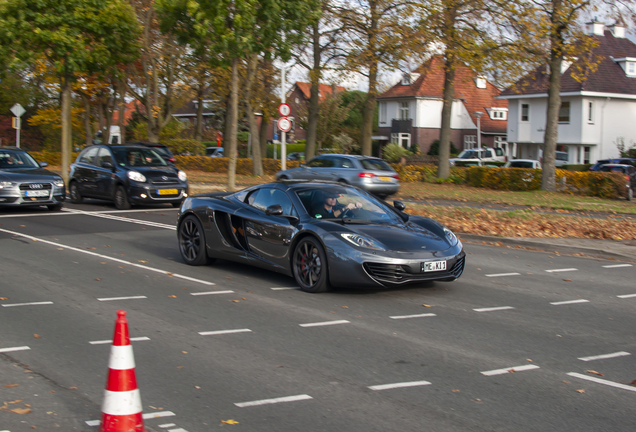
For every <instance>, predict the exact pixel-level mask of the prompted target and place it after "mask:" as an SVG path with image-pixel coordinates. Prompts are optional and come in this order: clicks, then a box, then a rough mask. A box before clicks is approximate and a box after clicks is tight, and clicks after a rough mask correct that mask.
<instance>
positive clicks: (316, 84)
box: [305, 23, 322, 160]
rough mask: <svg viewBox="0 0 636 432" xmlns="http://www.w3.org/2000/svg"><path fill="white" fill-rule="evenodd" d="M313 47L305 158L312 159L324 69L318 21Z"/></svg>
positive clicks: (314, 150) (314, 152)
mask: <svg viewBox="0 0 636 432" xmlns="http://www.w3.org/2000/svg"><path fill="white" fill-rule="evenodd" d="M312 30H313V33H312V47H313V60H314V64H313V67H312V69H311V70H310V71H309V80H310V82H311V90H310V93H309V106H308V107H307V108H308V109H307V139H306V141H305V159H306V160H310V159H311V158H313V157H314V156H315V155H316V140H317V139H316V137H317V132H318V110H319V107H318V102H319V94H320V80H321V79H322V69H321V66H320V57H321V49H320V29H319V28H318V23H316V24H315V25H313V26H312Z"/></svg>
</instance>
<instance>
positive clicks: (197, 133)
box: [194, 84, 203, 141]
mask: <svg viewBox="0 0 636 432" xmlns="http://www.w3.org/2000/svg"><path fill="white" fill-rule="evenodd" d="M202 137H203V84H199V88H198V90H197V124H196V126H195V129H194V139H195V140H197V141H201V138H202Z"/></svg>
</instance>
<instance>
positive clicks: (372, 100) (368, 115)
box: [362, 61, 378, 156]
mask: <svg viewBox="0 0 636 432" xmlns="http://www.w3.org/2000/svg"><path fill="white" fill-rule="evenodd" d="M377 87H378V62H377V61H373V62H372V64H371V67H370V68H369V93H368V94H367V100H366V101H365V103H364V111H363V113H362V154H363V155H367V156H371V152H372V150H373V148H372V145H371V136H372V135H373V120H374V115H375V105H376V97H377V95H378V90H377Z"/></svg>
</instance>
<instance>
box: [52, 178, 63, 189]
mask: <svg viewBox="0 0 636 432" xmlns="http://www.w3.org/2000/svg"><path fill="white" fill-rule="evenodd" d="M53 185H54V186H55V187H64V180H62V178H57V179H55V180H53Z"/></svg>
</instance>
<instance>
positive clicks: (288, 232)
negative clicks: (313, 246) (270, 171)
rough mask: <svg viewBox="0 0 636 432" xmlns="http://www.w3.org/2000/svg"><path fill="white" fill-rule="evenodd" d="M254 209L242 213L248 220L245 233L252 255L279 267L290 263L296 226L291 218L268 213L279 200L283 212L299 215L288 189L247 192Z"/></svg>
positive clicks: (287, 214)
mask: <svg viewBox="0 0 636 432" xmlns="http://www.w3.org/2000/svg"><path fill="white" fill-rule="evenodd" d="M246 202H247V203H248V204H249V205H250V206H251V207H252V211H250V212H245V213H242V214H241V216H242V217H243V218H244V220H245V237H246V239H247V244H248V246H249V252H250V255H251V256H253V257H254V258H258V259H261V260H264V261H267V262H269V263H271V264H274V265H276V266H279V267H283V268H288V267H289V258H288V256H289V245H290V244H291V239H292V237H293V234H294V232H295V231H296V227H295V226H294V225H293V224H292V223H291V221H290V219H289V218H286V217H284V216H272V215H268V214H266V210H267V208H268V207H269V206H271V205H274V204H278V205H280V206H281V207H282V208H283V215H286V216H294V217H298V212H297V211H296V209H295V208H294V206H293V204H292V202H291V200H290V199H289V197H288V196H287V194H286V193H285V192H283V191H282V190H280V189H275V188H263V189H258V190H256V191H254V192H253V193H252V194H250V195H248V197H247V201H246Z"/></svg>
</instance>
